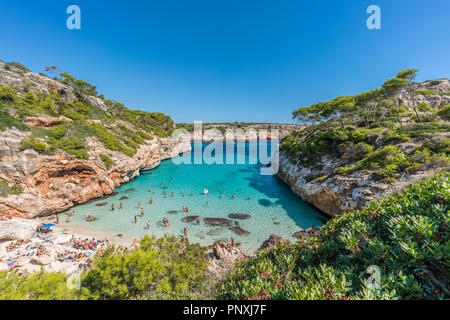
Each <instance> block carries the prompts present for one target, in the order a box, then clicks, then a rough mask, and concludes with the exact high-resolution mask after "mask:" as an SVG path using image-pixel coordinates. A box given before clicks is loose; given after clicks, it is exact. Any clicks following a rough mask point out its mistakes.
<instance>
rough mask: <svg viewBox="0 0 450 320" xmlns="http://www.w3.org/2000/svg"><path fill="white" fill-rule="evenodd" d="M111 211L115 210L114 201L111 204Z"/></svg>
mask: <svg viewBox="0 0 450 320" xmlns="http://www.w3.org/2000/svg"><path fill="white" fill-rule="evenodd" d="M111 211H114V203H113V204H111Z"/></svg>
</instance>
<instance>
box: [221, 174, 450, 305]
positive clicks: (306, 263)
mask: <svg viewBox="0 0 450 320" xmlns="http://www.w3.org/2000/svg"><path fill="white" fill-rule="evenodd" d="M448 178H449V175H448V174H447V175H443V176H441V177H437V178H434V179H431V180H429V181H426V182H423V183H420V184H418V185H415V186H410V187H409V189H408V191H407V192H405V193H403V194H398V195H395V196H391V197H389V198H387V199H385V200H382V201H378V202H374V203H372V204H371V205H370V206H369V207H367V208H365V209H363V210H360V211H355V212H353V213H349V214H347V215H344V216H342V217H339V218H334V219H332V220H330V221H329V222H328V223H327V224H326V225H325V226H324V227H323V228H322V230H323V234H322V235H321V236H320V237H319V238H309V239H307V240H304V241H299V242H297V243H294V244H292V243H290V244H280V245H278V246H277V247H275V248H274V249H273V250H271V251H270V250H269V251H268V250H265V251H263V252H260V253H259V254H258V255H257V257H256V258H251V259H248V260H246V261H242V262H240V264H239V265H238V266H237V268H236V269H235V270H234V271H233V272H232V274H231V275H230V276H229V277H228V278H227V279H226V280H225V281H224V282H223V284H222V286H221V289H220V291H219V297H221V298H226V299H448V298H450V295H449V294H448V283H447V281H448V275H449V274H450V270H449V267H450V247H449V243H450V230H449V225H448V223H449V220H450V211H449V210H450V205H449V199H450V191H449V186H448V183H449V179H448ZM372 265H375V266H378V267H379V268H380V271H381V276H380V286H379V287H377V286H372V285H371V284H372V283H373V282H372V281H368V282H366V281H367V280H366V279H368V278H369V277H370V274H368V273H367V270H368V268H369V266H372ZM375 278H376V277H375ZM446 290H447V291H446ZM445 291H446V292H447V293H446V292H445Z"/></svg>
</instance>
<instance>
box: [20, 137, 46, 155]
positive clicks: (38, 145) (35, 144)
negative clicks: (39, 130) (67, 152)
mask: <svg viewBox="0 0 450 320" xmlns="http://www.w3.org/2000/svg"><path fill="white" fill-rule="evenodd" d="M25 149H34V150H35V151H37V152H45V151H47V145H46V144H45V143H44V142H42V141H41V140H39V139H37V138H36V137H35V136H33V135H30V136H28V137H27V138H24V139H23V140H22V144H21V146H20V151H23V150H25Z"/></svg>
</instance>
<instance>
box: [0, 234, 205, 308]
mask: <svg viewBox="0 0 450 320" xmlns="http://www.w3.org/2000/svg"><path fill="white" fill-rule="evenodd" d="M206 267H207V255H206V248H205V247H201V246H200V245H198V244H190V243H189V242H188V241H187V240H183V239H180V238H177V237H174V236H164V237H162V238H159V239H155V238H154V237H151V238H150V237H148V236H145V237H144V238H142V239H141V241H140V247H138V248H136V249H134V250H132V251H128V250H127V249H125V250H124V251H120V250H119V248H114V247H112V248H109V249H107V250H105V251H104V254H103V256H102V257H96V258H95V260H94V267H93V268H92V269H91V270H90V271H88V272H87V273H84V274H83V275H82V279H81V289H75V285H74V282H73V281H74V280H73V279H68V276H67V275H64V274H61V273H55V272H50V273H43V272H41V273H38V274H34V275H28V274H23V275H18V274H16V273H15V272H6V271H0V300H28V299H32V300H36V299H43V300H65V299H67V300H75V299H133V300H134V299H180V300H181V299H205V298H210V297H212V288H213V283H212V280H211V278H210V277H209V276H208V275H207V273H206ZM68 284H71V286H68Z"/></svg>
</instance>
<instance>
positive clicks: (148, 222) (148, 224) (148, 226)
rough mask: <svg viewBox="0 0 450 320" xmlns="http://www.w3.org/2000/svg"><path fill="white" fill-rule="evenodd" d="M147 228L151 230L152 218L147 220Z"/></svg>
mask: <svg viewBox="0 0 450 320" xmlns="http://www.w3.org/2000/svg"><path fill="white" fill-rule="evenodd" d="M147 230H150V220H148V221H147Z"/></svg>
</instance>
